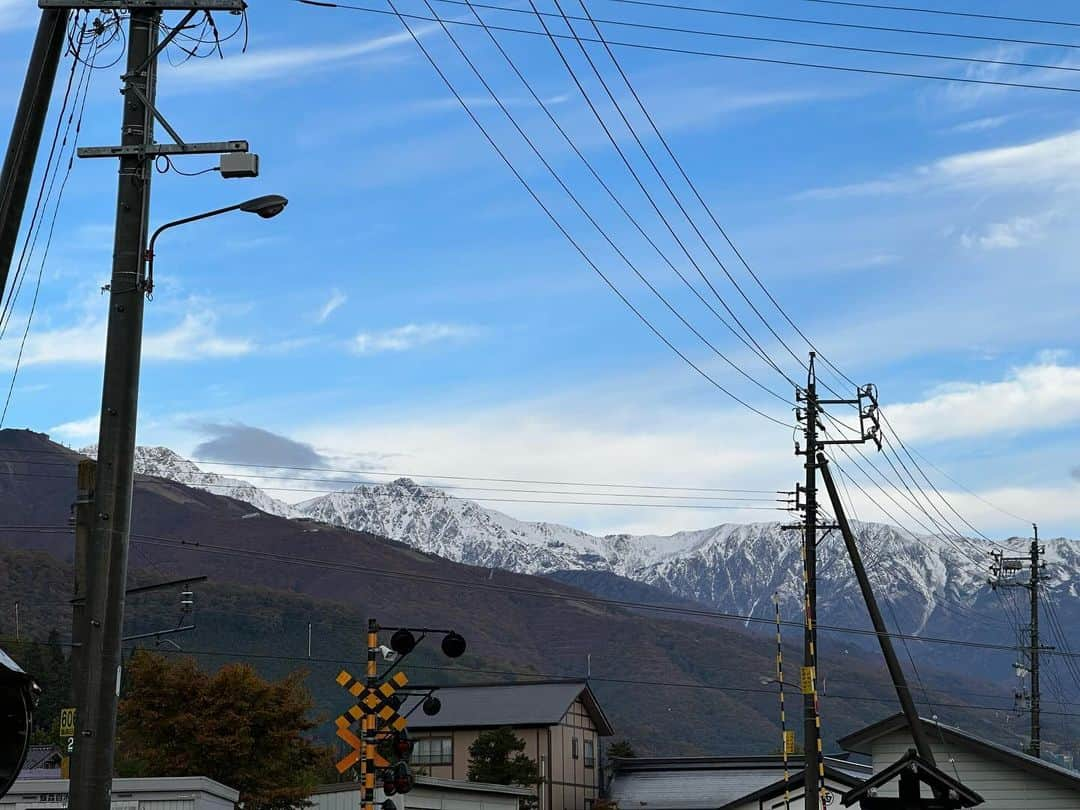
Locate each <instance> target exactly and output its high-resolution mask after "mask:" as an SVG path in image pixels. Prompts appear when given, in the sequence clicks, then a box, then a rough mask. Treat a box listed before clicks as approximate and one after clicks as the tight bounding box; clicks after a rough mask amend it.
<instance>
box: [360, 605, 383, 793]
mask: <svg viewBox="0 0 1080 810" xmlns="http://www.w3.org/2000/svg"><path fill="white" fill-rule="evenodd" d="M378 654H379V623H378V622H377V621H375V619H368V634H367V678H366V683H367V687H368V689H374V688H375V687H376V686H378V685H379V677H378V675H379V665H378V662H377V660H376V656H377V655H378ZM360 728H361V730H362V731H363V737H364V756H363V759H361V763H362V767H361V769H360V774H361V777H362V779H363V784H364V801H363V805H362V807H361V810H375V733H376V729H375V715H374V714H370V713H369V714H365V715H364V716H363V719H362V720H361V721H360Z"/></svg>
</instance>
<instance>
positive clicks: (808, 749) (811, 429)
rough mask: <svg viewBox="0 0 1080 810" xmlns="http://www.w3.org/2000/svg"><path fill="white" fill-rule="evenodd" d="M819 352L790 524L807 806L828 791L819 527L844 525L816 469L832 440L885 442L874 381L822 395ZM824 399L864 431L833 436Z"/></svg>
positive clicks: (810, 379) (800, 416)
mask: <svg viewBox="0 0 1080 810" xmlns="http://www.w3.org/2000/svg"><path fill="white" fill-rule="evenodd" d="M815 360H816V353H815V352H810V362H809V363H808V364H807V367H806V368H807V372H806V388H805V389H800V388H796V390H795V402H796V409H795V418H796V421H799V422H802V423H803V439H804V441H805V442H806V446H805V447H802V446H800V445H799V443H796V444H795V455H797V456H799V455H801V456H803V457H804V458H805V459H806V463H805V465H804V468H805V471H806V479H805V483H803V484H797V485H796V487H795V508H796V509H797V510H801V511H802V512H803V522H802V523H801V524H792V525H788V526H785V527H784V528H786V529H796V530H797V529H801V530H802V535H803V542H802V555H803V583H804V600H803V601H804V604H803V611H804V613H805V615H806V623H805V627H804V634H803V668H802V677H801V679H800V680H801V687H802V693H803V748H804V757H805V760H804V761H805V763H806V771H805V776H804V787H805V791H804V792H805V797H806V801H805V804H806V807H807V808H808V809H809V808H813V810H822V808H823V804H824V793H825V787H824V782H825V767H824V764H825V763H824V758H823V752H822V747H821V705H820V701H819V699H818V684H819V683H820V681H819V680H818V671H817V659H818V645H817V544H818V532H821V531H832V530H834V529H838V528H840V526H839V525H838V524H835V523H830V524H823V523H822V522H821V521H819V520H818V497H817V475H818V471H819V468H820V465H821V463H822V460H823V459H824V455H822V449H823V448H824V447H826V446H828V445H833V444H862V443H863V442H866V441H873V442H874V443H875V444H877V445H878V449H880V448H881V444H880V442H881V439H880V431H881V427H880V424H879V416H878V412H877V391H876V389H875V388H874V386H872V385H865V386H860V387H859V388H858V390H857V395H856V397H855V398H854V399H821V398H820V397H819V396H818V392H817V372H816V370H815ZM825 405H845V406H851V407H854V408H855V409H856V412H857V414H858V418H859V429H858V431H857V432H858V433H859V437H858V438H851V437H844V438H830V437H829V436H828V434H827V432H826V430H825V427H824V425H822V423H821V421H820V420H819V417H820V416H821V415H822V413H823V410H822V408H823V406H825Z"/></svg>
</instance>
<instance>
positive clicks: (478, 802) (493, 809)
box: [311, 785, 518, 810]
mask: <svg viewBox="0 0 1080 810" xmlns="http://www.w3.org/2000/svg"><path fill="white" fill-rule="evenodd" d="M385 798H386V797H385V796H384V795H383V792H382V791H381V790H376V791H375V799H376V801H375V806H376V807H379V806H380V805H381V804H382V802H383V801H384V800H385ZM362 800H363V796H362V795H361V792H360V790H359V789H355V790H338V791H333V792H328V793H317V794H315V795H314V796H312V797H311V802H312V803H313V806H312V808H311V810H357V808H359V807H360V804H361V802H362ZM393 801H394V803H395V804H396V805H397V807H398V810H518V798H517V797H516V796H505V795H500V794H497V793H487V792H482V791H470V790H461V789H457V788H455V789H453V790H447V789H445V788H439V787H436V786H429V785H417V786H416V787H414V788H413V789H412V790H411V791H409V793H408V794H406V795H404V796H401V795H398V796H394V797H393Z"/></svg>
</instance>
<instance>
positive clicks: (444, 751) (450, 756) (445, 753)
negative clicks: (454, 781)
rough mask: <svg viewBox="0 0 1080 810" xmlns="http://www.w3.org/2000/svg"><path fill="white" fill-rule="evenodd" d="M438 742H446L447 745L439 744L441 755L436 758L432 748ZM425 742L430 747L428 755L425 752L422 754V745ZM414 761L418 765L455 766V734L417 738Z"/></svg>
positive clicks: (413, 755)
mask: <svg viewBox="0 0 1080 810" xmlns="http://www.w3.org/2000/svg"><path fill="white" fill-rule="evenodd" d="M436 742H438V743H445V745H440V746H439V757H440V758H439V759H435V754H434V753H433V752H432V750H431V749H432V748H434V744H435V743H436ZM424 743H426V746H425V747H426V748H427V749H428V754H427V756H426V757H425V756H424V755H423V754H421V752H420V748H421V745H422V744H424ZM412 761H413V763H415V764H416V765H426V766H429V767H435V768H437V767H440V766H445V765H449V766H453V764H454V737H453V735H449V736H439V737H419V738H417V739H416V741H415V747H414V749H413V753H412Z"/></svg>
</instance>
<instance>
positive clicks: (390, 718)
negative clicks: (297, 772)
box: [335, 670, 409, 776]
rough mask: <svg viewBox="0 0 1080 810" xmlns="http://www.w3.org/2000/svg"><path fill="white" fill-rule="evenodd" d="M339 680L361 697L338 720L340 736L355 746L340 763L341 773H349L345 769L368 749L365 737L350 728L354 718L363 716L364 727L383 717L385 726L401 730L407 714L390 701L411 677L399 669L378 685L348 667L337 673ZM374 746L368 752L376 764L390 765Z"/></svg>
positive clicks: (341, 684) (351, 692)
mask: <svg viewBox="0 0 1080 810" xmlns="http://www.w3.org/2000/svg"><path fill="white" fill-rule="evenodd" d="M337 682H338V685H339V686H342V687H344V688H345V689H347V690H348V692H349V694H351V695H352V696H353V697H355V698H357V702H356V705H355V706H351V707H350V708H349V710H348V711H346V712H345V714H343V715H341V716H340V717H338V718H337V720H336V721H335V724H336V725H337V735H338V737H340V738H341V739H343V740H344V741H345V742H347V743H348V744H349V745H351V746H352V748H353V750H352V751H350V752H349V753H348V754H347V755H346V756H345V757H344V758H343V759H342V760H341V761H340V762H338V763H337V769H338V773H345V771H347V770H349V768H351V767H353V766H354V765H355V764H356V763H357V762H359V761H360V759H361V756H362V755H363V754H364V753H365V752H364V748H365V743H364V741H363V740H361V739H360V738H359V737H357V736H356V734H354V733H353V732H352V730H351V729H350V726H352V724H353V721H355V720H359V721H360V722H361V728H362V729H363V730H364V731H367V730H368V729H367V726H368V725H369V724H373V723H374V721H375V718H378V719H379V720H381V721H382V723H383V724H384V725H385V726H389V727H390V728H392V729H393V730H394V731H401V730H402V729H404V728H405V718H404V717H402V716H401V715H400V714H398V713H397V709H396V707H394V706H392V705H391V704H390V702H389V701H390V698H391V697H393V695H394V693H395V692H397V690H398V689H401V688H402V687H404V686H405V685H406V684H408V682H409V678H408V676H406V675H405V673H404V672H395V673H394V675H393V676H392V677H391V678H390V680H388V681H386V682H385V683H381V684H379V685H378V686H375V687H369V686H365V685H364V684H363V683H361V682H360V681H358V680H356V679H355V678H354V677H353V676H352V675H350V674H349V673H348V672H347V671H345V670H342V671H341V672H340V673H339V674H338V676H337ZM370 748H371V750H369V751H367V752H366V753H367V755H368V758H369V759H370V760H371V761H372V762H373V764H374V765H375V767H378V768H387V767H389V766H390V763H389V762H388V761H387V760H386V759H385V758H384V757H383V756H381V755H380V754H379V752H378V751H376V750H375V747H374V746H373V745H372V746H370ZM365 776H366V775H365Z"/></svg>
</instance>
